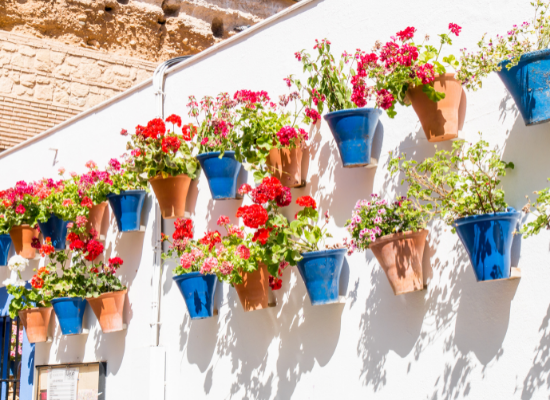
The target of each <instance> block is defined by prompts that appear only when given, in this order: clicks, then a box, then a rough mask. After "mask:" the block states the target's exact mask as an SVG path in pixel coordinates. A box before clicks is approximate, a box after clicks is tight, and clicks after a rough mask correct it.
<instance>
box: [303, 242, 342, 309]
mask: <svg viewBox="0 0 550 400" xmlns="http://www.w3.org/2000/svg"><path fill="white" fill-rule="evenodd" d="M346 253H347V249H333V250H321V251H313V252H310V253H302V257H303V258H302V259H301V260H300V261H298V271H300V275H302V279H303V280H304V283H305V284H306V290H307V294H308V295H309V299H310V300H311V304H312V305H314V306H316V305H321V304H329V303H336V302H338V288H339V286H340V274H341V273H342V265H343V264H344V256H345V255H346Z"/></svg>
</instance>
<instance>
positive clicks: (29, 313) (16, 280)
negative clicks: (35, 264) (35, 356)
mask: <svg viewBox="0 0 550 400" xmlns="http://www.w3.org/2000/svg"><path fill="white" fill-rule="evenodd" d="M28 266H29V261H28V260H27V259H26V258H23V257H21V256H18V255H15V256H13V257H11V258H10V260H9V263H8V268H9V269H10V271H11V273H10V278H8V279H6V280H5V281H4V282H3V284H4V285H5V286H6V289H7V291H8V293H9V294H10V295H11V296H13V297H12V299H11V301H10V305H9V313H10V318H12V319H15V318H16V317H17V316H19V318H20V319H21V321H22V323H23V326H24V327H25V331H26V333H27V338H28V339H29V342H30V343H38V342H45V341H47V340H48V326H49V324H50V318H51V315H52V305H51V302H50V301H51V297H50V296H48V294H46V293H44V292H43V291H42V290H40V288H39V287H37V286H38V285H37V284H36V280H35V279H34V278H33V279H32V280H31V283H32V286H31V287H28V286H27V283H26V282H25V281H24V280H23V279H22V278H21V272H22V271H24V270H25V269H26V268H27V267H28Z"/></svg>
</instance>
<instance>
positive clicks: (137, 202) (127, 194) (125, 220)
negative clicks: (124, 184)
mask: <svg viewBox="0 0 550 400" xmlns="http://www.w3.org/2000/svg"><path fill="white" fill-rule="evenodd" d="M107 199H108V200H109V204H110V205H111V210H113V214H114V215H115V219H116V224H117V226H118V230H119V231H121V232H131V231H139V229H140V227H141V210H142V209H143V202H144V201H145V190H126V191H122V192H120V194H115V193H111V194H108V195H107Z"/></svg>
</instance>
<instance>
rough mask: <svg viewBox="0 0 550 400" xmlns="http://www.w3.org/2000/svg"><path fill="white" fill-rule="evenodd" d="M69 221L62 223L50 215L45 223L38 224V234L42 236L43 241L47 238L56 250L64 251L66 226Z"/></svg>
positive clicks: (53, 215) (59, 219)
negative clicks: (40, 233)
mask: <svg viewBox="0 0 550 400" xmlns="http://www.w3.org/2000/svg"><path fill="white" fill-rule="evenodd" d="M69 222H70V221H64V220H62V219H61V218H59V217H57V216H56V215H55V214H51V215H50V218H49V219H48V221H46V222H40V221H39V222H38V226H39V227H40V232H42V236H44V240H45V239H46V238H47V237H49V238H50V239H51V240H52V245H53V247H54V249H56V250H65V247H66V243H67V224H68V223H69Z"/></svg>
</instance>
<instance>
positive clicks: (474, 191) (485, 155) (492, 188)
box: [389, 140, 514, 232]
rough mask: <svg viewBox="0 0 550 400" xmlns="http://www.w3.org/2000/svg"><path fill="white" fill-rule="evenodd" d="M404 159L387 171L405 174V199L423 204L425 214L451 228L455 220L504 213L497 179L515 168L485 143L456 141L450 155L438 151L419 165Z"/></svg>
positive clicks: (391, 162) (482, 141) (392, 163)
mask: <svg viewBox="0 0 550 400" xmlns="http://www.w3.org/2000/svg"><path fill="white" fill-rule="evenodd" d="M405 157H406V155H405V154H403V155H402V156H401V157H394V158H392V159H391V160H390V163H389V169H390V171H391V173H392V174H395V173H397V172H402V173H404V174H405V178H404V179H403V180H402V182H401V183H403V182H405V181H406V182H407V183H408V184H409V189H408V191H407V197H409V198H412V199H416V200H418V201H420V202H426V204H425V205H424V210H425V211H426V212H428V213H429V214H430V215H431V216H434V215H436V214H437V215H440V216H441V217H442V219H443V220H444V221H445V222H446V223H447V224H448V225H453V222H454V221H455V220H456V219H458V218H463V217H468V216H472V215H482V214H488V213H497V212H503V211H506V209H507V207H508V205H507V204H506V202H505V201H504V191H503V190H502V188H501V187H500V179H501V177H503V176H506V172H507V170H508V169H513V168H514V164H513V163H511V162H510V163H509V162H505V161H502V160H501V156H500V154H499V153H498V151H497V149H489V144H488V143H487V142H486V141H484V140H479V141H478V142H477V143H474V144H471V143H470V144H467V143H466V142H465V141H464V140H457V141H455V142H453V147H452V150H451V151H447V150H439V151H437V152H436V153H435V155H434V156H433V157H430V158H426V159H425V160H424V161H422V162H421V163H418V162H416V161H414V160H409V161H407V160H405ZM454 231H455V229H454V228H453V232H454Z"/></svg>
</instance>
